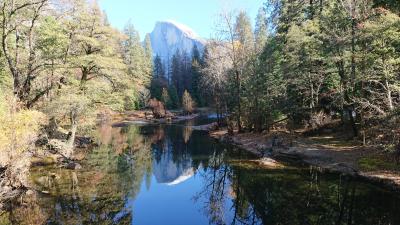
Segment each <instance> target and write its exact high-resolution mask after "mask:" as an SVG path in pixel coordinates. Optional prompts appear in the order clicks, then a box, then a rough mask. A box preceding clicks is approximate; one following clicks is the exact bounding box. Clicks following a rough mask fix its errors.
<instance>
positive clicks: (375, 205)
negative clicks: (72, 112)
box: [7, 119, 400, 225]
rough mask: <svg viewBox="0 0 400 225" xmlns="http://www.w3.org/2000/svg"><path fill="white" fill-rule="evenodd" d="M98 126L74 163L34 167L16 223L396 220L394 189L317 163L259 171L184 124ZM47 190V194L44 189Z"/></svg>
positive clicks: (398, 207)
mask: <svg viewBox="0 0 400 225" xmlns="http://www.w3.org/2000/svg"><path fill="white" fill-rule="evenodd" d="M206 122H208V121H207V120H204V119H200V120H197V121H190V122H185V123H182V124H178V125H130V126H125V127H112V126H111V125H110V124H103V125H101V126H99V128H98V143H99V147H98V148H96V149H94V150H93V151H92V152H91V153H89V155H88V156H87V158H86V160H85V161H84V162H82V166H83V169H82V170H78V171H71V170H65V169H60V168H53V167H40V168H36V169H35V170H34V171H32V180H33V181H34V183H35V185H36V188H37V189H38V190H41V191H43V192H44V194H40V195H38V196H36V197H34V198H33V199H31V200H30V201H29V202H28V203H27V205H26V206H25V207H16V208H15V209H13V210H12V211H11V212H10V213H9V214H8V217H7V218H9V220H8V222H9V223H10V222H12V223H14V224H66V225H70V224H135V225H161V224H165V225H197V224H198V225H203V224H288V225H292V224H357V225H358V224H371V225H377V224H388V225H389V224H400V198H399V194H396V193H392V192H389V191H386V190H384V189H381V188H379V187H377V186H374V185H371V184H368V183H365V182H360V181H356V180H354V179H353V180H352V179H349V178H346V177H343V176H340V175H338V174H327V173H323V172H322V171H321V170H320V169H318V168H315V167H294V166H288V167H287V168H284V169H265V168H264V169H262V168H259V167H258V166H256V165H254V164H253V163H251V162H250V161H248V160H249V159H252V156H251V155H249V154H247V153H246V152H243V151H241V150H239V149H236V148H233V147H231V146H227V145H222V144H218V143H216V142H215V141H213V140H212V139H211V138H209V137H208V136H207V135H206V134H204V133H202V132H200V131H193V130H192V129H191V128H190V126H191V125H198V124H202V123H206ZM46 193H48V194H46Z"/></svg>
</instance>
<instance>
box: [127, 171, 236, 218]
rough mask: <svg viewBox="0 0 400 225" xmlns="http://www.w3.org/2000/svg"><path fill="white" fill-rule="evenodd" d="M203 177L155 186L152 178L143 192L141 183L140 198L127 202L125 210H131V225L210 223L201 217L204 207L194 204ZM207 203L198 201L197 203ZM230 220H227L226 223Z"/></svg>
mask: <svg viewBox="0 0 400 225" xmlns="http://www.w3.org/2000/svg"><path fill="white" fill-rule="evenodd" d="M203 182H204V181H203V177H202V176H200V175H198V174H197V175H194V176H192V177H190V178H189V179H188V180H186V181H185V182H182V183H180V184H179V185H175V186H168V185H163V184H160V183H157V179H156V177H155V176H153V178H152V186H151V187H150V189H149V190H146V186H145V184H144V183H143V184H142V187H141V190H140V195H139V196H138V197H137V198H136V199H135V200H132V199H131V200H128V201H127V204H126V205H125V207H126V208H127V209H131V210H132V211H131V212H132V215H133V222H132V224H137V225H140V224H145V225H159V224H165V225H169V224H170V225H188V224H190V225H197V224H198V225H201V224H209V220H208V218H207V216H205V215H204V212H203V208H202V207H203V205H201V204H195V203H196V202H195V201H194V199H193V197H194V196H195V195H196V193H199V192H200V191H201V190H202V188H203V186H202V184H203ZM203 201H207V200H206V199H200V200H199V201H198V202H203ZM231 206H232V201H231V199H229V198H227V199H226V200H225V208H226V209H230V208H231ZM226 217H227V218H226V219H228V218H232V217H233V215H232V213H227V215H226ZM227 221H229V219H228V220H227Z"/></svg>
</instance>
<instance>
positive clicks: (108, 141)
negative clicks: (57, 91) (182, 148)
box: [12, 126, 152, 224]
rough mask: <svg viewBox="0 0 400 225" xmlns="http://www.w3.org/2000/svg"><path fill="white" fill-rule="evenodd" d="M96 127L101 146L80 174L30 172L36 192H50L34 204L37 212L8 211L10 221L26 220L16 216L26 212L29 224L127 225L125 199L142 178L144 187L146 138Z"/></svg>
mask: <svg viewBox="0 0 400 225" xmlns="http://www.w3.org/2000/svg"><path fill="white" fill-rule="evenodd" d="M101 129H102V131H103V134H102V135H103V136H102V137H101V138H100V143H102V144H101V145H100V146H99V147H98V148H95V149H93V151H92V152H91V153H90V154H89V155H88V156H87V159H86V160H85V162H82V163H83V164H84V165H83V170H79V171H71V170H64V169H57V168H51V167H50V168H39V169H38V170H39V171H33V178H32V179H33V180H34V181H35V183H36V186H37V188H38V189H39V190H43V191H46V192H49V193H50V194H49V195H48V196H47V195H43V196H40V198H38V199H37V200H35V201H34V203H35V204H37V205H38V207H37V208H40V209H42V210H40V211H38V212H41V214H39V213H38V212H36V211H34V212H32V210H30V211H27V208H26V207H25V208H24V207H19V208H17V209H15V210H12V212H14V214H17V215H15V216H14V217H18V218H20V220H25V219H26V220H28V217H23V216H21V215H24V214H28V213H29V214H32V215H31V216H30V217H29V218H30V220H31V219H32V218H33V215H37V216H36V217H38V218H43V221H47V223H49V224H88V223H89V224H112V223H114V222H116V223H118V224H130V223H131V215H130V213H131V212H132V211H131V209H128V208H125V207H126V205H125V201H126V199H127V198H130V199H134V198H135V197H136V196H137V194H138V193H139V191H140V187H141V184H142V182H143V181H144V180H146V184H147V187H148V188H149V187H150V181H151V174H152V153H151V141H152V137H146V136H143V135H141V134H140V132H141V128H140V127H137V126H131V127H123V128H113V129H111V128H108V127H105V126H103V127H102V128H101ZM22 209H24V210H22ZM23 222H24V221H19V222H18V223H16V224H24V223H23ZM42 223H43V222H40V223H39V222H38V223H29V222H25V224H42Z"/></svg>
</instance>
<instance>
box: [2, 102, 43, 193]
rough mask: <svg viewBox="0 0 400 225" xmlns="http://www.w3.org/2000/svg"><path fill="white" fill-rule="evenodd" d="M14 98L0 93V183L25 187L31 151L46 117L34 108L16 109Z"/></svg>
mask: <svg viewBox="0 0 400 225" xmlns="http://www.w3.org/2000/svg"><path fill="white" fill-rule="evenodd" d="M16 105H17V101H16V100H15V99H14V98H13V97H5V96H2V95H0V130H1V133H0V167H2V168H6V177H7V178H8V179H6V180H2V183H1V184H2V185H4V184H5V183H7V185H10V184H11V185H13V186H16V187H18V186H26V185H27V174H28V170H29V166H30V151H32V150H34V148H35V146H34V144H35V141H36V140H37V137H38V133H39V131H40V128H41V126H42V125H43V124H44V123H45V121H46V120H45V119H46V116H45V115H44V114H43V113H41V112H38V111H34V110H19V111H17V110H16Z"/></svg>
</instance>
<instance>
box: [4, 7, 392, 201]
mask: <svg viewBox="0 0 400 225" xmlns="http://www.w3.org/2000/svg"><path fill="white" fill-rule="evenodd" d="M214 30H215V34H214V35H213V37H212V38H211V39H210V40H208V41H207V44H206V46H205V49H204V52H202V51H200V50H199V49H197V48H196V47H195V48H193V50H192V54H191V55H189V54H186V53H184V52H180V51H177V52H176V53H175V54H174V55H173V57H171V62H170V65H164V64H163V62H162V60H161V59H160V56H158V55H153V53H152V52H153V51H152V46H151V42H150V37H149V36H148V35H147V36H145V37H140V35H139V32H138V31H137V30H136V29H135V26H134V25H133V24H132V22H128V23H127V24H126V26H125V28H124V29H123V30H122V31H120V30H118V29H116V28H114V27H113V26H112V25H111V24H110V22H109V21H108V18H107V14H106V13H105V12H103V11H102V10H101V8H100V7H99V5H98V3H97V1H86V0H2V1H1V2H0V43H1V49H0V131H1V132H0V174H1V178H2V179H1V180H0V186H1V187H6V186H7V187H11V189H12V190H14V189H15V188H20V187H25V186H28V178H27V174H28V171H29V167H30V165H31V163H32V160H31V159H32V156H35V155H37V154H43V151H47V150H46V148H44V147H38V146H43V145H41V142H42V141H43V140H44V141H46V142H48V141H49V140H51V141H52V142H51V143H50V144H51V146H55V147H54V148H56V149H60V151H61V152H60V153H61V154H62V156H64V157H65V158H70V157H71V156H72V154H73V153H74V148H75V147H76V143H77V141H78V142H81V141H82V136H83V135H87V134H88V133H90V130H91V129H93V127H94V126H95V125H96V123H97V122H98V120H99V118H100V117H102V115H108V114H112V113H114V112H121V113H122V112H127V111H134V110H144V109H148V108H149V107H151V104H150V102H153V103H154V102H156V103H155V104H157V105H160V104H159V103H161V104H162V108H164V106H165V108H166V109H168V110H179V109H182V108H183V111H184V112H185V113H186V114H190V113H193V112H195V108H199V107H207V108H211V109H213V110H214V111H215V112H216V113H217V114H218V125H219V126H220V127H224V126H226V127H227V130H228V132H229V133H230V134H234V133H236V132H237V133H249V132H253V133H268V132H270V131H271V130H273V129H276V127H277V126H280V127H284V128H283V129H285V130H287V131H289V132H291V131H293V130H298V129H302V130H303V131H304V130H306V131H310V132H318V131H319V129H326V128H327V127H328V128H331V127H334V129H340V131H341V132H343V133H346V134H347V136H348V138H349V139H352V140H356V141H357V142H359V143H360V144H362V145H370V146H380V147H382V146H383V147H382V149H383V151H385V152H389V153H390V154H392V153H394V154H395V155H398V156H400V126H399V124H400V2H399V1H398V0H266V1H265V4H264V5H262V6H260V9H259V12H258V15H257V18H256V20H255V21H254V26H253V21H252V19H251V18H250V16H249V15H248V14H247V13H246V12H245V11H234V10H232V11H229V10H226V11H223V12H221V13H220V15H219V19H218V21H217V23H216V26H215V27H214ZM151 100H152V101H151ZM153 112H154V111H153ZM78 136H79V138H78ZM77 139H78V140H77ZM47 146H48V145H47ZM3 190H5V191H4V192H2V191H0V195H3V194H4V195H9V190H8V189H7V192H6V189H3ZM0 197H2V196H0Z"/></svg>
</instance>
